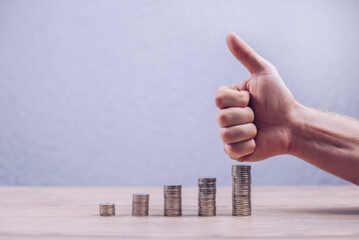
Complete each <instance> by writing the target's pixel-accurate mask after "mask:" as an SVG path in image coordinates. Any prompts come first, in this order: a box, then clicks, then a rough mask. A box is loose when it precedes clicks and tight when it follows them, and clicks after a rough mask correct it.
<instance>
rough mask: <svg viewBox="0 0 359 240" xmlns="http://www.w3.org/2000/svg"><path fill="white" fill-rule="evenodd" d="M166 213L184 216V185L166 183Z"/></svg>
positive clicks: (172, 215) (167, 214)
mask: <svg viewBox="0 0 359 240" xmlns="http://www.w3.org/2000/svg"><path fill="white" fill-rule="evenodd" d="M163 196H164V198H165V203H164V215H165V216H169V217H177V216H182V185H165V186H164V187H163Z"/></svg>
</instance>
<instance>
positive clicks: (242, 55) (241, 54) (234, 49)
mask: <svg viewBox="0 0 359 240" xmlns="http://www.w3.org/2000/svg"><path fill="white" fill-rule="evenodd" d="M226 41H227V45H228V48H229V50H230V51H231V53H232V55H233V56H234V57H235V58H237V60H238V61H240V62H241V63H242V64H243V66H245V67H246V68H247V69H248V71H249V72H250V73H251V74H254V73H259V72H264V71H266V70H268V69H269V66H270V63H269V62H267V61H266V60H265V59H264V58H262V57H261V56H260V55H259V54H258V53H256V52H255V51H254V50H253V49H252V48H251V47H250V46H249V45H247V44H246V43H245V42H244V41H243V40H242V39H240V38H239V37H238V36H237V35H236V34H235V33H234V32H230V33H228V35H227V37H226Z"/></svg>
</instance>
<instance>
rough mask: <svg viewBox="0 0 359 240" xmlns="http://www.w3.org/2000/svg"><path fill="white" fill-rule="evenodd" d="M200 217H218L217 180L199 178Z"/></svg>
mask: <svg viewBox="0 0 359 240" xmlns="http://www.w3.org/2000/svg"><path fill="white" fill-rule="evenodd" d="M198 216H216V178H198Z"/></svg>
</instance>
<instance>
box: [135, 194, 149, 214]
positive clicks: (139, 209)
mask: <svg viewBox="0 0 359 240" xmlns="http://www.w3.org/2000/svg"><path fill="white" fill-rule="evenodd" d="M149 200H150V195H149V194H147V193H134V194H133V195H132V216H137V217H140V216H141V217H142V216H148V204H149Z"/></svg>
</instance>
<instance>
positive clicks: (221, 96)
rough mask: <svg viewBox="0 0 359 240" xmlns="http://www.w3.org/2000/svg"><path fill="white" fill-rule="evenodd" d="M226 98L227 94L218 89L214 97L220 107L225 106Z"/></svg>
mask: <svg viewBox="0 0 359 240" xmlns="http://www.w3.org/2000/svg"><path fill="white" fill-rule="evenodd" d="M225 99H226V96H225V94H224V92H223V91H221V92H220V91H217V93H216V96H215V97H214V103H215V104H216V106H217V107H218V108H223V107H224V102H225Z"/></svg>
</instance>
